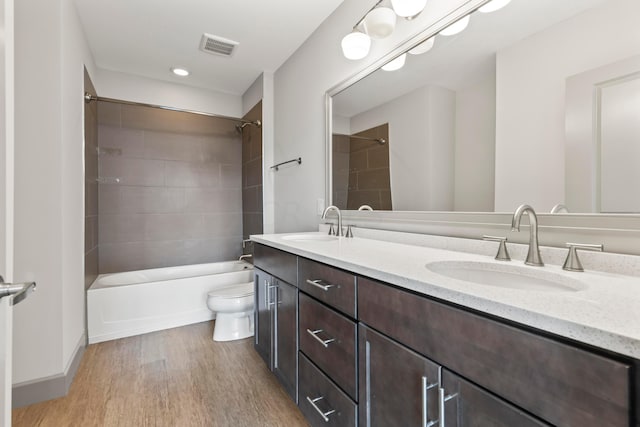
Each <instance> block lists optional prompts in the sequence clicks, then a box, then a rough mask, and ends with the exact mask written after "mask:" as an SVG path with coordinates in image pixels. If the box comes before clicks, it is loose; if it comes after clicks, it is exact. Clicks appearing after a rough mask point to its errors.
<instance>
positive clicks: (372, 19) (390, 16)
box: [362, 7, 396, 39]
mask: <svg viewBox="0 0 640 427" xmlns="http://www.w3.org/2000/svg"><path fill="white" fill-rule="evenodd" d="M362 25H363V26H364V31H365V32H366V33H367V34H368V35H369V36H371V37H373V38H374V39H383V38H385V37H388V36H390V35H391V33H393V30H394V29H395V28H396V14H395V12H394V11H393V10H391V9H389V8H388V7H377V8H375V9H373V10H372V11H371V12H369V13H367V16H365V17H364V20H363V21H362Z"/></svg>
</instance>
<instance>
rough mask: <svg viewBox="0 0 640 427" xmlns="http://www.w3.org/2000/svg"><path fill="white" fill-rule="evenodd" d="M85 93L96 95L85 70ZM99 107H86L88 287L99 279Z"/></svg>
mask: <svg viewBox="0 0 640 427" xmlns="http://www.w3.org/2000/svg"><path fill="white" fill-rule="evenodd" d="M84 90H85V92H89V93H91V94H92V95H96V90H95V88H94V87H93V84H92V83H91V79H90V78H89V74H88V73H87V71H86V70H85V71H84ZM97 147H98V104H97V103H96V102H91V103H89V104H86V103H85V104H84V165H85V172H84V179H85V182H84V287H85V289H87V288H88V287H89V286H91V283H92V282H93V281H94V280H95V278H96V277H97V276H98V182H97V181H96V180H97V179H98V152H97V151H96V149H97Z"/></svg>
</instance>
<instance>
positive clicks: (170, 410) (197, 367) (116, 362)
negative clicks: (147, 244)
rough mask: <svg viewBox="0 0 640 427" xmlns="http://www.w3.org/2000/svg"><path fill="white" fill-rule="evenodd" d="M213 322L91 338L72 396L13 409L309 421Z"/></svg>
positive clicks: (172, 422) (118, 419)
mask: <svg viewBox="0 0 640 427" xmlns="http://www.w3.org/2000/svg"><path fill="white" fill-rule="evenodd" d="M212 333H213V322H205V323H199V324H195V325H190V326H185V327H182V328H175V329H169V330H166V331H160V332H154V333H151V334H146V335H140V336H137V337H131V338H124V339H120V340H115V341H109V342H105V343H100V344H93V345H90V346H89V347H88V348H87V350H86V352H85V354H84V357H83V359H82V363H81V365H80V368H79V370H78V373H77V375H76V378H75V380H74V382H73V384H72V385H71V389H70V391H69V394H68V395H67V396H66V397H63V398H60V399H55V400H50V401H48V402H42V403H38V404H35V405H31V406H27V407H24V408H19V409H15V410H14V411H13V425H14V426H15V427H20V426H28V427H32V426H54V427H63V426H83V427H86V426H117V427H120V426H136V427H137V426H185V427H188V426H224V427H226V426H233V427H236V426H237V427H243V426H247V427H249V426H251V427H263V426H264V427H269V426H288V427H295V426H305V427H306V426H308V424H307V423H306V422H305V420H304V418H303V417H302V414H301V413H300V411H299V410H298V408H297V407H296V405H295V404H294V403H293V401H292V400H291V399H290V398H289V396H288V395H287V394H286V392H285V391H284V389H283V388H282V387H281V386H280V384H279V383H278V382H277V381H276V379H275V377H274V376H273V375H272V374H271V373H270V372H269V370H268V369H267V367H266V365H265V364H264V362H263V361H262V359H260V358H259V356H258V355H257V353H256V352H255V351H254V350H253V340H252V339H245V340H241V341H233V342H228V343H220V342H214V341H212V340H211V335H212Z"/></svg>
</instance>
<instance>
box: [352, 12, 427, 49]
mask: <svg viewBox="0 0 640 427" xmlns="http://www.w3.org/2000/svg"><path fill="white" fill-rule="evenodd" d="M382 2H383V0H378V1H377V2H376V4H374V5H373V7H372V8H371V9H369V10H368V11H367V13H365V14H364V16H363V17H362V18H360V20H359V21H358V22H356V25H354V26H353V31H352V32H351V33H349V34H347V35H346V36H344V38H343V39H342V42H341V45H342V53H343V55H344V56H345V58H347V59H362V58H364V57H365V56H367V55H368V54H369V49H370V48H371V38H372V37H373V38H376V39H380V38H385V37H388V36H390V35H391V34H392V33H393V30H394V29H395V26H396V15H397V16H400V17H402V18H405V19H407V20H410V19H413V18H415V17H416V16H417V15H419V14H420V12H422V10H423V9H424V7H425V6H426V4H427V0H391V6H392V7H393V9H390V8H388V7H378V6H379V5H380V3H382Z"/></svg>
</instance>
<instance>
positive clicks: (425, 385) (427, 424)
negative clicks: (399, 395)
mask: <svg viewBox="0 0 640 427" xmlns="http://www.w3.org/2000/svg"><path fill="white" fill-rule="evenodd" d="M434 387H438V383H433V384H429V380H427V377H426V376H423V377H422V427H431V426H434V425H436V424H438V420H433V421H429V412H428V411H429V409H428V407H429V400H428V392H429V390H431V389H432V388H434Z"/></svg>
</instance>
